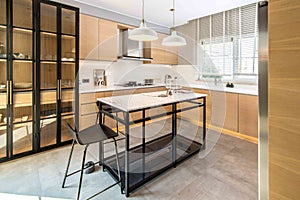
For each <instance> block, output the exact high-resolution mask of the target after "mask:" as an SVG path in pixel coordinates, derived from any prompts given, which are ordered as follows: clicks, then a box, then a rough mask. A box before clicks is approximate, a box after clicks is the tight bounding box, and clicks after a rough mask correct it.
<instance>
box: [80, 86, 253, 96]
mask: <svg viewBox="0 0 300 200" xmlns="http://www.w3.org/2000/svg"><path fill="white" fill-rule="evenodd" d="M164 86H165V85H164V84H156V85H147V86H134V87H124V86H99V87H93V88H80V90H79V93H80V94H84V93H93V92H105V91H114V90H131V89H141V88H153V87H164ZM183 87H189V88H196V89H204V90H212V91H223V92H230V93H238V94H247V95H255V96H257V95H258V87H257V85H240V84H235V87H234V88H227V87H225V86H224V85H219V86H215V85H214V84H206V85H205V84H184V85H183Z"/></svg>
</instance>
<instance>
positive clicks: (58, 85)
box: [57, 79, 61, 100]
mask: <svg viewBox="0 0 300 200" xmlns="http://www.w3.org/2000/svg"><path fill="white" fill-rule="evenodd" d="M57 92H58V95H57V97H58V98H57V100H61V80H60V79H59V80H57Z"/></svg>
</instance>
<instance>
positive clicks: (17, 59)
mask: <svg viewBox="0 0 300 200" xmlns="http://www.w3.org/2000/svg"><path fill="white" fill-rule="evenodd" d="M13 61H15V62H27V63H28V62H34V60H33V59H21V58H13Z"/></svg>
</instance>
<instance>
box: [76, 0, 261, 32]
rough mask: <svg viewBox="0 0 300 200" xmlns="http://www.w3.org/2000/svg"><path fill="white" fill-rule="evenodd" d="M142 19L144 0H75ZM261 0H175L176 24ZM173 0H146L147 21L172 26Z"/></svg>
mask: <svg viewBox="0 0 300 200" xmlns="http://www.w3.org/2000/svg"><path fill="white" fill-rule="evenodd" d="M74 1H76V2H80V3H83V4H87V5H91V6H95V7H99V8H102V9H106V10H110V11H113V12H117V13H120V14H123V15H127V16H130V17H133V18H137V19H140V18H141V15H142V13H141V12H142V11H141V10H142V0H74ZM258 1H260V0H175V10H176V12H175V16H176V17H175V25H181V24H185V23H186V22H187V21H189V20H191V19H195V18H199V17H203V16H207V15H210V14H214V13H218V12H222V11H225V10H230V9H232V8H236V7H239V6H243V5H247V4H250V3H254V2H258ZM170 8H172V0H145V21H146V22H147V21H148V22H151V23H154V24H158V25H161V26H166V27H172V13H171V12H170V11H169V9H170Z"/></svg>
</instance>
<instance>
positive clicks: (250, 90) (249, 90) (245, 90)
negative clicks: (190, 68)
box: [183, 83, 258, 96]
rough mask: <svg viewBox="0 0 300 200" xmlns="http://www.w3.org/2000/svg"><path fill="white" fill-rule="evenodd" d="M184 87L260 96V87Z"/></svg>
mask: <svg viewBox="0 0 300 200" xmlns="http://www.w3.org/2000/svg"><path fill="white" fill-rule="evenodd" d="M183 87H189V88H196V89H204V90H212V91H220V92H230V93H238V94H248V95H255V96H257V95H258V86H257V85H241V84H235V85H234V88H228V87H225V85H222V84H221V85H218V86H215V85H214V84H210V83H208V84H186V85H183Z"/></svg>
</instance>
